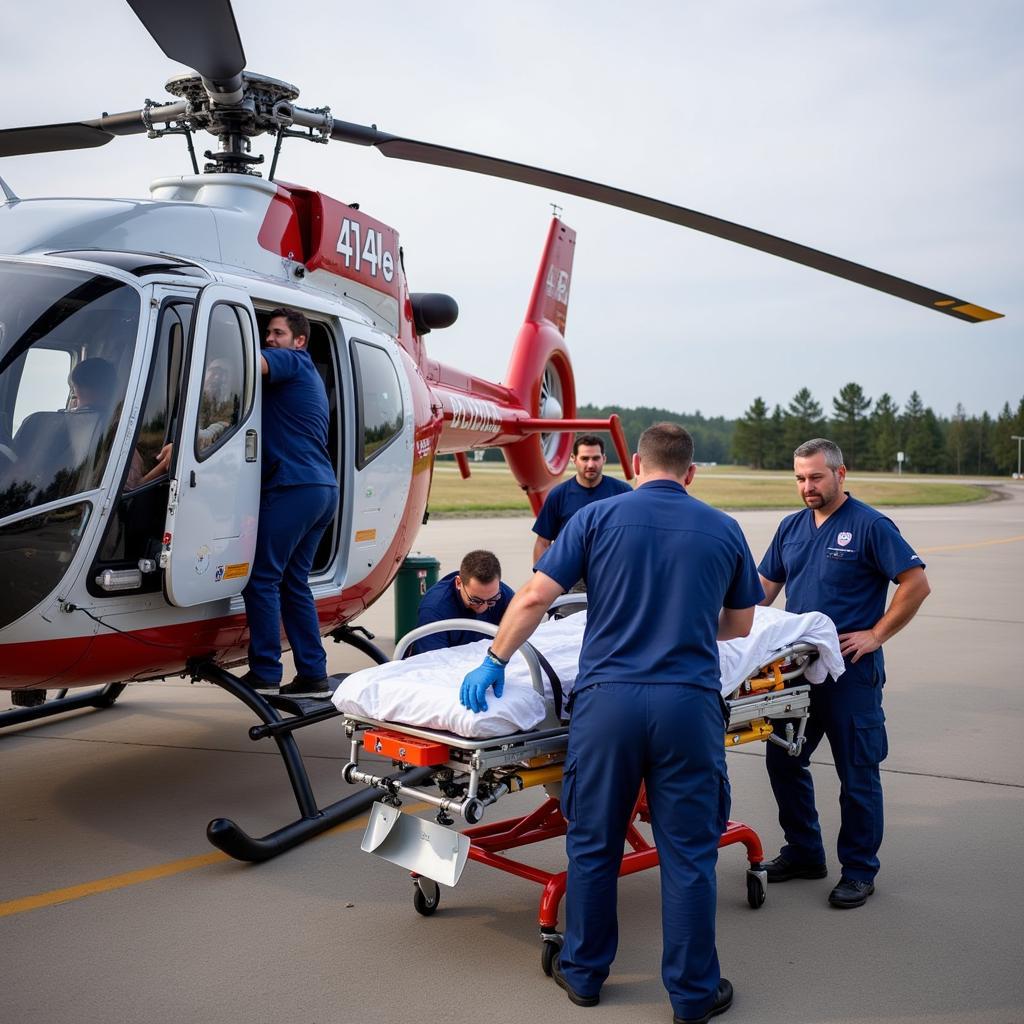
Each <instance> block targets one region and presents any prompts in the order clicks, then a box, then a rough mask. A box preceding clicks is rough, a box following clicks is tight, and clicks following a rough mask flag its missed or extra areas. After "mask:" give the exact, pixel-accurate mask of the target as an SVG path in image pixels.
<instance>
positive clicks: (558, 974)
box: [551, 956, 601, 1006]
mask: <svg viewBox="0 0 1024 1024" xmlns="http://www.w3.org/2000/svg"><path fill="white" fill-rule="evenodd" d="M559 960H560V958H559V957H557V956H556V957H555V958H554V960H552V961H551V977H552V978H554V979H555V984H556V985H557V986H558V987H559V988H562V989H565V994H566V995H567V996H568V997H569V1002H570V1003H575V1004H576V1005H577V1006H597V1004H598V1003H599V1002H600V1001H601V997H600V996H581V995H580V994H579V992H577V991H576V989H574V988H573V987H572V985H570V984H569V982H567V981H566V980H565V975H564V974H563V973H562V965H561V963H559Z"/></svg>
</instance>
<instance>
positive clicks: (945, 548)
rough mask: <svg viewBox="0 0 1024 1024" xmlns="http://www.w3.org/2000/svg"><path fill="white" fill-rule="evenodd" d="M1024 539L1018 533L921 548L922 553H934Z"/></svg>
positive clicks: (984, 546)
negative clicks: (996, 537)
mask: <svg viewBox="0 0 1024 1024" xmlns="http://www.w3.org/2000/svg"><path fill="white" fill-rule="evenodd" d="M1020 540H1024V533H1018V534H1017V536H1016V537H1000V538H999V539H998V540H979V541H977V542H976V543H974V544H943V545H941V546H940V547H937V548H921V549H920V551H921V554H922V555H933V554H935V552H936V551H963V550H965V549H966V548H987V547H991V545H993V544H1014V543H1016V542H1017V541H1020Z"/></svg>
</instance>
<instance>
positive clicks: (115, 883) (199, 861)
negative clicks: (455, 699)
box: [0, 804, 430, 917]
mask: <svg viewBox="0 0 1024 1024" xmlns="http://www.w3.org/2000/svg"><path fill="white" fill-rule="evenodd" d="M429 806H430V805H429V804H409V805H408V806H406V807H405V808H404V810H405V811H406V812H407V813H408V812H415V811H422V810H424V809H425V808H427V807H429ZM368 817H369V815H368V814H361V815H359V817H358V818H353V819H352V820H351V821H346V822H344V823H343V824H341V825H335V826H334V828H330V829H328V830H327V831H326V832H324V833H323V835H324V836H329V835H333V834H334V833H336V832H351V831H352V830H353V829H355V828H362V827H364V826H365V825H366V821H367V818H368ZM231 859H232V858H231V857H229V856H228V855H227V854H226V853H221V851H220V850H214V851H213V852H212V853H201V854H199V856H197V857H185V858H183V859H182V860H172V861H169V862H168V863H166V864H157V865H155V866H154V867H151V868H142V869H140V870H139V871H126V872H125V873H124V874H123V875H111V876H110V877H109V878H98V879H96V881H94V882H84V883H83V884H82V885H70V886H68V887H67V888H65V889H51V890H50V891H49V892H41V893H37V894H36V895H35V896H23V897H21V899H17V900H8V901H7V902H6V903H0V917H10V916H11V915H12V914H24V913H26V912H28V911H30V910H41V909H42V908H43V907H53V906H57V905H58V904H60V903H71V902H73V901H74V900H80V899H83V898H84V897H86V896H95V895H96V894H97V893H101V892H112V891H113V890H115V889H127V888H128V887H129V886H132V885H141V884H142V883H143V882H152V881H155V880H156V879H158V878H170V877H172V876H173V875H180V874H182V873H183V872H185V871H194V870H195V869H196V868H205V867H208V866H209V865H210V864H219V863H221V862H222V861H230V860H231Z"/></svg>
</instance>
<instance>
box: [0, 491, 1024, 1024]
mask: <svg viewBox="0 0 1024 1024" xmlns="http://www.w3.org/2000/svg"><path fill="white" fill-rule="evenodd" d="M1000 497H1001V500H994V501H991V502H986V503H982V504H973V505H965V506H948V507H943V508H907V509H898V510H896V511H895V512H894V513H893V517H894V519H895V520H896V522H897V524H898V525H899V527H900V529H901V530H902V531H903V533H904V534H905V536H907V537H908V539H909V540H910V541H911V542H912V543H913V544H914V545H915V546H916V547H917V549H918V551H919V552H920V553H921V554H922V556H923V558H924V559H925V561H926V562H927V564H928V574H929V578H930V580H931V583H932V588H933V593H932V596H931V597H930V598H929V600H928V601H927V603H926V604H925V606H924V608H923V609H922V611H921V613H920V614H919V615H918V616H917V618H916V619H915V620H914V622H913V623H912V624H911V625H910V626H909V627H908V628H907V629H906V630H905V631H904V632H903V633H901V634H900V635H899V636H897V637H896V638H894V639H893V640H892V641H891V642H890V644H888V645H887V646H886V663H887V668H888V682H887V685H886V697H885V708H886V715H887V719H888V722H887V725H888V730H889V745H890V755H889V758H888V760H887V761H886V762H885V764H884V765H883V773H884V774H883V785H884V788H885V796H886V814H887V820H886V838H885V842H884V845H883V847H882V850H881V854H880V856H881V861H882V870H881V873H880V874H879V876H878V879H877V892H876V894H875V895H874V896H873V897H872V898H871V899H870V900H869V901H868V903H867V904H866V906H864V907H863V908H860V909H857V910H852V911H838V910H834V909H831V908H829V907H828V905H827V903H826V897H827V894H828V891H829V889H830V888H831V886H832V885H834V884H835V881H836V880H837V878H838V871H837V865H836V862H835V858H834V855H832V856H830V868H831V874H830V877H829V878H828V879H826V880H822V881H793V882H789V883H786V884H785V885H776V886H771V887H770V888H769V892H768V899H767V902H766V904H765V905H764V906H763V907H762V908H761V909H759V910H756V911H754V910H751V909H750V908H749V907H748V905H747V902H746V889H745V867H746V862H745V859H744V857H743V854H742V849H741V848H739V847H733V848H730V849H726V850H724V851H723V852H722V855H721V858H720V861H719V870H718V877H719V913H718V945H719V952H720V956H721V960H722V965H723V971H724V973H725V974H726V976H728V977H729V978H730V979H731V980H732V981H733V983H734V985H735V987H736V1002H735V1004H734V1007H733V1009H732V1010H731V1011H730V1012H729V1014H728V1015H727V1016H725V1017H723V1018H721V1019H722V1020H723V1021H728V1022H730V1024H753V1022H757V1024H882V1022H884V1024H923V1022H929V1024H930V1022H936V1024H945V1022H950V1024H952V1022H954V1021H955V1022H958V1024H960V1022H965V1024H966V1022H970V1024H1021V1022H1022V1021H1024V971H1022V969H1021V950H1022V949H1024V913H1022V911H1024V902H1022V899H1021V895H1020V893H1021V875H1020V874H1018V870H1019V869H1020V864H1021V851H1022V849H1024V755H1022V753H1021V749H1022V748H1021V743H1022V737H1024V698H1022V686H1021V684H1022V672H1021V668H1020V660H1019V658H1020V655H1021V653H1022V639H1024V582H1022V581H1024V485H1011V484H1007V485H1006V486H1004V487H1003V488H1001V489H1000ZM780 515H781V514H780V513H778V512H749V513H740V514H738V515H737V516H736V518H737V519H738V520H739V521H740V523H741V525H742V526H743V528H744V530H745V532H746V534H747V537H748V540H749V541H750V543H751V546H752V548H753V550H754V553H755V556H757V557H760V554H761V553H762V552H763V550H764V548H765V546H766V545H767V543H768V540H769V539H770V537H771V534H772V532H773V530H774V528H775V526H776V524H777V523H778V521H779V518H780ZM530 525H531V521H530V520H529V519H525V518H521V517H518V518H517V517H510V518H493V519H459V520H438V521H433V522H431V523H429V524H428V525H427V526H426V527H424V528H423V530H422V531H421V533H420V537H419V542H418V544H417V549H418V550H419V551H420V552H422V553H424V554H432V555H435V556H437V557H438V558H439V559H440V560H441V562H442V571H443V572H445V571H449V570H451V569H454V568H456V567H457V564H458V561H459V558H460V557H461V555H462V554H463V553H464V552H465V551H466V550H468V549H469V548H470V547H473V546H479V547H488V548H491V549H493V550H495V551H496V552H497V553H498V555H499V557H500V558H501V560H502V562H503V565H504V568H505V573H504V575H505V578H506V580H507V581H508V582H510V583H511V584H513V585H518V584H521V583H522V582H523V581H524V580H525V579H526V578H527V577H528V575H529V572H530V561H531V559H530V551H531V547H532V534H531V533H530ZM362 621H363V623H364V624H365V625H367V626H368V627H369V628H370V629H371V630H373V631H374V632H375V633H377V634H378V640H379V641H380V642H382V643H383V644H384V645H385V646H387V645H388V644H389V643H390V642H391V633H392V632H393V625H392V623H393V606H392V599H391V597H390V595H388V596H386V597H385V598H384V599H382V600H381V601H380V602H378V604H377V605H376V606H374V607H373V608H372V609H370V611H369V612H368V613H367V615H366V616H365V617H364V618H363V620H362ZM330 663H331V668H332V670H333V671H342V670H345V669H349V668H352V667H355V666H356V664H359V662H358V660H357V659H354V658H353V656H352V655H351V654H350V653H349V652H347V651H346V650H345V649H343V648H337V647H332V649H331V651H330ZM5 703H6V702H5ZM250 724H251V721H250V718H249V716H248V713H247V712H246V711H245V709H244V708H242V707H241V706H239V705H237V704H236V703H235V702H233V701H232V700H231V698H229V697H228V696H227V695H226V694H224V693H223V692H221V691H219V690H218V689H216V688H214V687H212V686H209V685H206V684H197V685H191V684H189V683H188V682H186V681H182V680H172V681H169V682H164V683H147V684H138V685H134V686H131V687H129V688H128V690H127V691H126V692H125V694H124V695H123V696H122V698H121V700H120V701H119V703H118V704H117V705H116V706H115V707H114V708H112V709H110V710H108V711H104V712H79V713H76V714H74V715H72V716H69V717H68V718H66V719H65V720H63V721H52V722H49V723H44V724H41V725H35V726H34V727H26V728H22V729H19V730H17V731H14V732H7V733H5V734H4V735H3V736H0V807H2V812H0V814H2V824H0V865H2V872H0V971H2V996H0V1020H4V1021H10V1022H12V1024H37V1022H38V1024H44V1022H45V1024H65V1022H67V1024H71V1022H76V1024H78V1022H81V1024H91V1022H94V1021H95V1022H100V1021H102V1022H104V1024H108V1022H111V1021H117V1022H131V1024H134V1022H139V1024H143V1022H144V1024H165V1022H166V1024H171V1022H174V1024H180V1022H189V1021H202V1022H204V1024H206V1022H209V1024H220V1022H224V1024H228V1022H230V1024H235V1022H239V1021H253V1022H258V1024H259V1022H267V1024H272V1022H284V1021H288V1022H298V1024H335V1022H341V1024H348V1022H356V1021H360V1022H365V1021H368V1020H375V1021H380V1022H382V1024H391V1022H399V1021H403V1022H404V1021H407V1020H410V1019H412V1020H419V1021H425V1022H431V1024H432V1022H474V1024H476V1022H481V1021H499V1022H505V1021H514V1020H515V1021H518V1020H546V1019H558V1020H565V1021H576V1020H581V1021H582V1020H584V1019H589V1020H592V1021H598V1022H607V1024H613V1022H629V1024H642V1022H645V1021H655V1022H656V1021H669V1020H671V1011H670V1009H669V1005H668V1001H667V998H666V995H665V992H664V989H663V988H662V986H661V981H660V956H661V941H660V910H659V891H658V875H657V872H656V871H648V872H644V873H641V874H638V875H634V876H632V877H630V878H627V879H624V880H623V881H622V882H621V884H620V887H619V897H620V898H619V920H620V945H619V954H618V957H617V959H616V961H615V964H614V965H613V968H612V975H611V977H610V979H609V981H608V983H607V985H606V986H605V989H604V991H603V993H602V1000H601V1005H600V1006H599V1007H597V1008H594V1009H586V1010H585V1009H580V1008H577V1007H575V1006H573V1005H571V1004H570V1003H569V1002H568V1001H567V1000H566V998H565V995H564V993H563V992H562V991H561V990H560V989H558V988H557V987H556V986H555V985H554V984H553V983H552V982H551V981H550V980H549V979H547V978H546V977H544V975H543V974H542V973H541V970H540V950H541V944H540V942H539V938H538V932H537V924H536V918H537V910H538V906H537V903H538V898H539V895H540V890H539V887H538V886H536V885H534V884H532V883H530V882H527V881H524V880H521V879H517V878H513V877H511V876H509V875H507V874H502V873H499V872H497V871H495V870H493V869H489V868H486V867H484V866H482V865H479V864H476V863H470V864H469V865H468V867H467V868H466V871H465V873H464V875H463V877H462V880H461V881H460V883H459V884H458V886H457V887H456V888H454V889H444V890H442V900H441V906H440V909H439V910H438V912H437V913H436V914H435V915H434V916H432V917H429V918H426V917H421V916H419V915H418V914H417V913H415V911H414V909H413V905H412V885H411V882H410V880H409V877H408V875H407V874H406V873H405V872H403V871H402V870H401V869H399V868H396V867H394V866H392V865H390V864H388V863H386V862H384V861H381V860H379V859H377V858H375V857H373V856H370V855H366V854H363V853H361V852H360V849H359V843H360V838H361V834H362V825H363V823H364V821H365V818H362V819H358V820H355V821H353V822H350V823H348V824H347V825H343V826H341V827H339V828H338V829H336V830H335V831H333V832H331V833H329V834H327V835H325V836H322V837H320V838H318V839H315V840H313V841H311V842H309V843H307V844H305V845H304V846H302V847H299V848H298V849H296V850H294V851H292V852H290V853H288V854H285V855H284V856H282V857H280V858H278V859H276V860H273V861H270V862H268V863H265V864H262V865H243V864H240V863H237V862H234V861H230V860H228V859H226V858H224V857H223V856H222V855H220V854H219V853H218V852H217V851H214V850H213V849H212V847H210V846H209V845H208V843H207V842H206V839H205V835H204V829H205V825H206V823H207V821H209V820H210V819H212V818H215V817H220V816H227V817H231V818H233V819H235V820H236V821H238V822H239V824H241V825H242V826H243V827H244V828H246V830H248V831H249V832H251V833H253V834H257V835H258V834H262V833H264V832H267V831H269V830H271V829H273V828H276V827H277V826H279V825H281V824H283V823H284V822H285V821H287V820H290V819H291V818H293V817H294V816H295V807H294V801H293V799H292V795H291V792H290V789H289V787H288V784H287V781H286V778H285V775H284V772H283V770H282V768H281V765H280V762H279V760H278V758H277V756H276V754H275V752H274V747H273V745H272V744H271V742H270V741H266V740H265V741H261V742H259V743H254V742H252V741H250V740H249V738H248V736H247V729H248V727H249V725H250ZM301 746H302V750H303V752H304V755H305V758H306V763H307V766H308V768H309V771H310V776H311V779H312V782H313V786H314V789H315V791H316V793H317V796H318V798H319V799H320V800H321V802H324V803H326V802H329V801H330V800H334V799H337V798H338V797H340V796H342V795H344V794H345V792H346V791H347V790H348V787H346V785H345V784H344V782H343V781H342V779H341V768H342V766H343V765H344V763H345V761H346V760H347V753H348V751H347V747H346V744H345V737H344V734H343V733H342V731H341V729H340V727H339V725H338V723H337V722H336V721H335V722H328V723H325V724H323V725H319V726H316V727H313V728H310V729H307V730H305V731H304V732H303V733H302V734H301ZM762 760H763V749H762V748H761V747H760V746H755V745H749V746H746V747H743V748H741V749H739V750H736V751H734V752H732V753H731V754H730V756H729V769H730V774H731V778H732V784H733V800H734V804H733V817H734V818H736V819H739V820H743V821H746V822H747V823H748V824H750V825H751V826H753V827H754V828H755V829H757V830H758V832H759V833H760V835H761V838H762V840H763V842H764V845H765V849H766V851H767V853H768V856H772V855H774V852H775V851H776V849H777V848H778V844H779V842H780V834H779V829H778V825H777V822H776V818H775V811H774V804H773V801H772V798H771V793H770V790H769V788H768V784H767V781H766V778H765V774H764V765H763V763H762ZM813 770H814V775H815V784H816V788H817V792H818V794H819V807H820V810H821V817H822V825H823V830H824V832H825V835H826V841H827V843H828V844H829V849H830V853H831V851H832V850H833V849H834V842H835V836H836V832H837V829H838V787H837V784H836V779H835V773H834V771H833V770H832V767H831V761H830V757H829V751H828V748H827V745H824V744H823V745H822V747H821V748H820V749H819V750H818V752H817V754H816V756H815V764H814V768H813ZM538 799H539V797H538V796H537V795H536V794H535V791H529V792H527V793H523V794H520V795H516V796H512V797H509V798H507V799H506V800H504V801H502V802H501V803H500V804H499V805H498V807H497V808H492V809H491V811H490V812H489V816H488V819H487V820H491V819H493V818H495V817H504V816H507V815H516V814H521V813H525V812H526V811H527V810H528V809H529V808H531V807H532V806H534V805H535V803H536V802H537V801H538ZM520 855H521V856H522V858H523V859H524V860H528V861H529V862H530V863H534V864H537V865H538V866H540V867H543V868H546V869H548V870H560V868H561V867H562V866H563V865H564V849H563V845H562V842H561V841H560V840H552V841H549V842H547V843H544V844H541V845H538V846H535V847H530V848H529V849H528V850H525V851H521V853H520ZM1020 870H1024V869H1020Z"/></svg>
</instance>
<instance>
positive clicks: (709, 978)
mask: <svg viewBox="0 0 1024 1024" xmlns="http://www.w3.org/2000/svg"><path fill="white" fill-rule="evenodd" d="M723 728H724V726H723V721H722V711H721V705H720V703H719V699H718V695H717V694H716V693H715V692H713V691H711V690H705V689H701V688H699V687H696V686H688V685H685V684H674V683H670V684H646V685H645V684H639V683H594V684H592V685H590V686H587V687H585V688H584V689H583V690H581V691H580V692H579V693H577V694H576V696H575V700H574V704H573V711H572V720H571V725H570V727H569V749H568V752H567V754H566V761H565V772H564V776H563V788H562V813H563V814H564V815H565V818H566V821H567V822H568V832H567V833H566V852H567V853H568V857H569V875H568V882H567V888H566V895H565V919H566V929H565V945H564V946H563V947H562V952H561V957H560V962H561V966H562V970H563V971H564V973H565V976H566V979H567V980H568V981H569V983H570V985H572V987H573V988H574V989H575V990H576V991H577V992H580V993H581V994H583V995H596V994H597V992H598V990H599V989H600V987H601V984H602V983H603V982H604V980H605V978H607V977H608V969H609V967H610V966H611V963H612V960H613V959H614V958H615V951H616V947H617V945H618V920H617V917H616V895H617V885H618V872H619V865H620V863H621V861H622V854H623V846H624V843H625V838H626V828H627V825H628V823H629V815H630V812H631V811H632V809H633V804H634V802H635V801H636V798H637V795H638V794H639V790H640V783H641V782H644V783H646V786H647V800H648V803H649V805H650V809H651V823H652V825H653V827H654V838H655V842H656V843H657V846H658V853H659V856H660V860H661V909H662V937H663V952H662V967H661V976H662V980H663V981H664V983H665V988H666V989H668V993H669V998H670V999H671V1001H672V1009H673V1011H674V1012H675V1013H676V1014H678V1015H680V1016H684V1017H699V1016H701V1015H702V1014H704V1013H705V1012H706V1011H707V1010H708V1009H709V1008H710V1006H711V1004H712V1003H713V1002H714V997H715V993H716V991H717V988H718V982H719V979H720V974H719V967H718V953H717V950H716V948H715V904H716V899H717V888H716V882H715V864H716V863H717V861H718V840H719V838H720V837H721V835H722V831H723V830H724V828H725V825H726V822H727V820H728V817H729V803H730V792H729V779H728V776H727V775H726V769H725V749H724V745H723V743H722V734H723Z"/></svg>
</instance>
